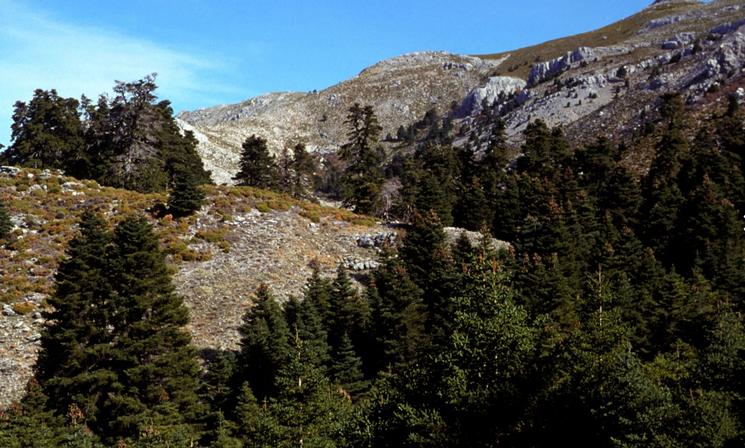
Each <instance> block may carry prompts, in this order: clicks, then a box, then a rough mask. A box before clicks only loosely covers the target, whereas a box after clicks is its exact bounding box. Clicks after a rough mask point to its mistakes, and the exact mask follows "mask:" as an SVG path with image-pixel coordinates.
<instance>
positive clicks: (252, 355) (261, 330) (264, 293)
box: [238, 285, 290, 400]
mask: <svg viewBox="0 0 745 448" xmlns="http://www.w3.org/2000/svg"><path fill="white" fill-rule="evenodd" d="M239 331H240V333H241V351H240V355H239V356H238V373H239V375H240V376H239V378H240V381H239V382H238V383H239V384H241V385H242V384H243V383H244V382H247V383H248V384H249V385H250V386H251V388H252V390H253V393H254V395H255V396H256V397H257V399H258V400H263V399H264V398H266V397H269V396H276V392H277V391H276V375H277V373H278V372H279V369H280V368H281V367H282V366H283V365H285V363H286V362H287V359H288V356H289V352H290V345H289V344H290V330H289V328H288V327H287V321H286V320H285V317H284V314H283V313H282V309H281V308H280V306H279V304H278V303H277V301H276V300H275V299H274V296H273V295H272V294H271V293H270V292H269V287H268V286H266V285H261V286H259V288H258V289H257V291H256V298H255V300H254V305H253V306H252V307H251V309H250V310H249V311H248V312H246V314H245V315H244V317H243V324H242V325H241V327H240V328H239Z"/></svg>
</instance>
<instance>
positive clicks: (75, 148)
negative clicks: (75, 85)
mask: <svg viewBox="0 0 745 448" xmlns="http://www.w3.org/2000/svg"><path fill="white" fill-rule="evenodd" d="M79 105H80V103H79V102H78V101H77V100H76V99H74V98H62V97H60V96H59V95H57V91H56V90H54V89H52V90H41V89H37V90H35V91H34V96H33V98H32V99H31V101H29V102H28V103H24V102H21V101H18V102H16V103H15V107H14V112H13V124H12V125H11V130H12V133H11V138H12V140H13V143H12V144H11V145H10V147H9V148H8V149H7V151H6V152H5V153H4V154H3V158H4V159H5V161H6V162H7V163H8V164H11V165H22V166H28V167H32V168H57V169H62V170H65V171H66V172H67V174H68V175H72V176H80V175H85V174H86V173H84V172H81V170H80V168H81V165H84V164H85V162H84V160H83V159H85V153H84V150H85V142H84V140H83V125H82V123H81V121H80V114H79V112H78V107H79Z"/></svg>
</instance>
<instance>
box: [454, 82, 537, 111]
mask: <svg viewBox="0 0 745 448" xmlns="http://www.w3.org/2000/svg"><path fill="white" fill-rule="evenodd" d="M526 85H527V83H526V82H525V81H523V80H522V79H520V78H513V77H510V76H492V77H491V78H489V81H487V83H486V84H485V85H484V86H483V87H478V88H476V89H473V90H472V91H471V93H469V94H468V96H467V97H466V99H465V100H464V101H463V104H462V106H461V113H462V114H466V115H469V114H475V113H478V112H480V111H481V109H482V107H483V105H484V103H486V104H487V105H491V104H492V103H494V101H497V100H499V99H500V98H505V97H508V96H510V95H513V94H515V93H518V92H520V91H521V90H523V89H524V88H525V86H526Z"/></svg>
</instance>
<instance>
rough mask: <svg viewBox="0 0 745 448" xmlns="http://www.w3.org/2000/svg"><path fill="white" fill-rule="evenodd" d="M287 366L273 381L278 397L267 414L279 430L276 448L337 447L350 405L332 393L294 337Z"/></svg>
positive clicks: (302, 345) (301, 342) (301, 343)
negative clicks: (269, 413)
mask: <svg viewBox="0 0 745 448" xmlns="http://www.w3.org/2000/svg"><path fill="white" fill-rule="evenodd" d="M293 339H294V342H293V344H292V348H291V349H290V356H289V359H288V361H287V363H286V364H285V365H284V366H283V367H282V368H281V369H280V371H279V372H278V374H277V377H276V382H277V383H276V385H277V391H278V395H277V398H276V399H273V400H271V403H270V410H271V412H272V415H273V416H274V417H275V421H276V422H277V424H278V427H279V433H278V435H279V437H278V439H279V440H278V442H277V444H276V445H275V446H278V447H296V446H306V445H308V446H330V447H333V446H338V445H341V446H343V445H344V439H343V438H340V437H339V435H340V433H341V428H343V427H344V426H345V423H346V420H347V418H348V415H349V407H350V403H349V401H348V400H347V399H345V398H344V397H343V396H341V395H339V394H337V393H335V392H333V391H332V390H331V388H330V387H329V386H328V383H327V382H326V379H325V377H324V376H323V374H322V373H321V371H320V370H319V368H318V366H316V365H314V363H312V362H309V361H310V360H309V359H308V358H307V355H308V354H307V352H306V350H305V348H306V346H305V344H303V341H302V340H301V339H300V338H299V337H298V336H295V337H294V338H293Z"/></svg>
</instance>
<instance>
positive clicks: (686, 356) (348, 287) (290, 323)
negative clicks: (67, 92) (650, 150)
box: [0, 78, 745, 448]
mask: <svg viewBox="0 0 745 448" xmlns="http://www.w3.org/2000/svg"><path fill="white" fill-rule="evenodd" d="M148 80H149V81H150V82H152V79H149V78H146V80H144V81H145V82H147V81H148ZM151 87H152V88H149V87H148V86H146V85H143V84H142V83H133V84H117V88H118V89H119V90H118V91H117V92H118V93H119V95H118V96H117V97H115V98H114V99H111V100H109V99H107V98H106V97H102V99H101V100H100V101H99V103H98V105H96V106H92V105H90V104H85V102H83V104H82V106H81V105H80V104H77V103H75V102H74V101H75V100H69V99H60V98H57V97H56V94H52V93H50V92H44V91H37V92H36V94H35V95H34V100H32V102H31V103H29V105H25V104H23V103H18V104H17V106H16V117H17V119H16V120H15V124H14V128H13V138H14V143H13V145H11V147H10V148H9V149H8V150H7V151H6V153H5V155H4V157H5V159H6V161H8V162H9V163H16V164H26V165H31V166H35V167H50V168H61V169H64V170H66V171H68V172H69V173H75V174H76V175H79V176H81V177H89V178H94V179H106V180H109V183H110V184H112V185H116V186H120V187H125V188H135V187H137V188H141V189H144V190H146V191H150V190H153V189H163V188H167V189H169V190H173V191H174V192H175V191H181V192H182V197H184V198H186V199H187V201H186V202H187V206H185V207H184V214H185V213H189V212H191V211H193V210H194V209H195V207H196V208H198V205H199V203H200V201H201V200H202V198H201V196H200V195H199V193H198V191H199V189H198V186H197V185H198V184H199V183H203V182H206V181H208V175H207V174H206V173H204V172H203V169H202V168H201V163H199V164H196V165H195V164H194V163H192V162H188V163H186V162H183V158H192V159H193V158H194V157H195V155H196V153H195V152H194V142H193V138H192V137H190V136H189V135H188V134H187V135H186V136H181V135H180V134H179V133H178V132H177V130H176V129H175V128H174V127H173V126H172V125H173V119H172V115H171V111H170V108H169V106H168V104H167V103H157V104H156V103H154V99H155V98H154V96H152V95H150V94H151V93H152V90H153V88H154V84H152V86H151ZM133 89H134V90H133ZM141 89H144V91H147V92H150V94H147V95H146V94H140V93H137V92H140V90H141ZM148 95H150V96H148ZM140 96H141V97H140ZM136 98H139V99H136ZM137 104H139V106H137ZM129 108H134V109H132V110H129ZM138 108H139V109H138ZM79 109H82V110H84V111H85V113H86V114H87V118H84V119H82V120H81V118H80V115H79V112H74V111H76V110H79ZM659 109H660V114H659V119H658V120H657V121H655V122H652V123H651V126H652V128H651V129H652V132H651V133H650V135H649V136H648V138H647V139H646V140H645V141H652V140H653V141H654V142H655V143H654V144H655V145H656V146H655V148H654V158H653V160H652V162H651V165H650V166H649V169H648V170H646V172H645V174H644V175H643V176H642V177H641V178H639V176H638V174H636V172H635V171H632V170H631V167H630V166H629V164H628V163H627V162H628V159H629V157H628V156H629V154H632V155H633V154H634V153H635V151H639V150H640V148H636V147H634V145H633V144H632V145H629V146H626V145H615V144H613V143H612V142H611V141H609V140H607V139H603V138H601V139H598V140H597V141H596V142H595V143H594V144H591V145H588V146H585V147H579V148H575V147H573V145H572V144H571V142H569V141H567V139H566V138H565V137H564V136H563V134H562V132H561V130H560V129H558V128H557V129H551V128H549V127H548V126H546V125H545V124H544V123H542V122H540V121H536V122H534V123H532V124H530V125H529V126H528V128H527V129H526V131H525V133H524V143H523V144H522V147H521V148H520V151H519V154H518V155H516V156H515V154H514V152H513V151H512V150H511V149H510V148H509V146H508V144H507V139H506V136H505V129H504V125H503V124H502V122H501V120H500V117H499V115H498V114H496V113H492V111H490V109H488V108H486V109H485V110H484V112H483V113H482V114H481V116H480V117H478V119H477V120H476V121H475V123H473V124H472V126H471V128H470V129H457V130H456V129H454V126H453V124H452V121H451V120H450V119H449V118H448V117H447V116H446V117H439V116H438V115H437V114H436V113H434V112H432V113H428V114H427V116H425V117H424V118H423V119H422V120H421V121H419V122H417V123H415V124H413V125H411V126H408V127H403V126H402V128H401V129H400V130H399V132H398V135H397V136H396V137H395V138H392V137H389V138H387V139H386V140H392V141H394V142H395V144H393V145H389V148H390V147H393V149H394V150H393V151H385V150H383V149H382V148H381V146H380V144H379V141H380V135H379V133H380V127H379V126H378V125H377V122H376V118H375V113H374V111H373V110H372V108H370V107H363V106H359V105H355V106H354V107H353V108H352V109H350V111H349V115H348V120H347V124H348V127H349V136H348V137H349V138H348V143H347V144H346V145H344V146H343V147H342V149H341V151H340V152H339V153H338V155H336V156H333V157H334V158H333V159H329V160H323V161H319V160H317V158H316V157H315V156H311V155H308V154H307V152H305V149H304V148H303V147H302V145H298V146H296V147H295V148H294V149H293V153H292V154H289V152H287V151H286V152H285V154H284V156H280V157H279V159H277V158H275V157H274V156H272V155H271V154H270V153H269V151H268V149H267V147H266V141H265V140H263V139H262V138H261V137H260V136H253V137H250V138H249V139H247V140H246V143H245V144H244V145H243V157H242V160H241V166H240V171H239V172H238V174H237V175H236V181H237V182H238V183H239V184H242V185H253V186H259V187H262V188H274V189H278V190H281V191H283V192H286V193H288V194H292V195H294V196H297V197H306V198H311V197H312V195H313V191H315V192H316V193H323V194H325V195H330V196H336V197H338V198H340V199H341V200H343V201H344V203H345V204H346V205H348V206H349V207H351V208H353V209H354V210H356V211H357V212H360V213H368V214H378V215H381V216H382V215H385V216H387V217H389V218H397V219H400V220H402V221H405V222H406V223H407V225H406V234H405V237H404V238H403V239H402V241H401V242H400V244H398V245H392V246H387V247H385V248H384V249H383V250H382V251H381V254H380V265H379V267H378V268H376V269H374V270H372V271H371V272H369V273H368V274H365V275H363V276H359V278H358V279H357V280H359V281H360V282H361V283H362V284H363V285H364V287H363V288H362V289H358V288H357V287H355V283H354V281H353V279H351V278H350V274H349V273H347V272H346V271H345V270H344V269H342V268H339V269H338V271H337V273H336V275H335V276H334V277H333V278H326V277H324V276H322V275H321V273H320V270H319V269H318V268H317V267H314V273H313V275H312V276H311V277H310V278H309V279H308V281H307V284H306V286H305V290H304V294H303V297H298V298H294V299H291V300H289V301H286V302H284V303H280V302H279V301H278V300H276V299H275V297H274V294H273V292H272V285H262V286H261V287H260V288H259V289H258V290H257V291H256V293H255V297H254V299H253V306H252V307H251V308H250V309H249V310H248V312H247V313H246V314H245V316H244V318H243V324H242V326H241V328H240V334H241V336H242V338H241V343H240V349H239V350H238V351H235V352H232V351H213V352H210V353H206V354H203V356H201V357H199V356H198V355H197V353H196V351H195V350H194V349H193V348H192V346H191V345H190V338H189V335H188V333H187V332H186V331H185V330H184V329H183V326H184V325H185V324H186V323H187V321H188V315H187V314H188V313H187V310H186V308H185V306H184V305H183V301H182V298H181V297H179V296H178V295H176V294H175V293H174V288H173V285H172V280H171V273H170V270H169V269H168V266H167V264H166V259H165V256H164V254H163V253H162V252H161V250H160V248H159V244H158V241H157V238H156V237H155V236H154V234H153V232H152V229H151V227H150V225H149V224H148V223H147V220H146V219H145V218H144V217H143V216H144V215H143V216H134V217H130V218H127V219H125V220H123V221H121V222H120V223H119V224H117V225H116V226H115V227H114V228H110V227H109V225H108V224H107V223H106V220H105V219H104V218H103V217H102V216H100V215H99V214H98V213H97V212H96V211H90V212H87V213H86V214H85V215H84V217H83V219H82V220H81V222H80V229H79V234H78V236H77V237H76V238H75V239H74V240H73V241H72V242H71V243H70V245H69V248H68V250H67V254H66V258H65V260H64V261H63V262H62V263H61V265H60V267H59V271H58V273H57V276H56V285H55V293H54V295H53V297H52V298H51V299H50V301H49V305H50V306H51V307H50V310H49V311H48V312H47V316H46V317H47V319H48V323H47V325H46V327H45V329H44V332H43V334H42V339H41V352H40V357H39V360H38V363H37V366H36V375H35V378H34V379H33V380H32V381H31V382H30V383H29V385H28V389H27V395H26V397H25V398H24V399H23V400H22V401H21V402H20V403H18V404H16V405H14V406H13V407H11V408H10V409H8V410H6V411H4V412H2V413H1V414H0V446H7V447H26V446H29V447H39V448H41V447H57V446H64V447H97V446H117V447H188V446H214V447H240V446H247V447H249V446H250V447H253V446H266V447H290V446H294V447H336V446H339V447H341V446H344V447H495V446H509V447H549V446H595V447H741V446H745V423H744V422H745V328H744V327H743V315H742V313H743V311H744V310H743V306H744V302H743V298H744V297H745V232H744V227H745V221H744V220H743V216H744V215H745V127H743V112H742V111H741V110H740V109H739V105H738V102H737V99H736V98H732V99H731V101H730V104H729V107H728V108H727V110H726V111H721V112H718V113H717V114H715V115H713V116H711V117H708V118H709V119H708V120H706V122H705V123H704V125H702V126H699V127H698V129H697V130H696V132H691V131H690V129H691V125H692V123H688V122H687V118H688V114H687V111H686V109H685V106H684V104H683V101H682V99H681V98H680V96H678V95H666V96H665V97H663V98H661V100H660V108H659ZM42 110H44V112H42ZM137 110H140V111H142V110H144V111H146V113H144V115H142V114H140V116H139V118H137V119H134V118H132V117H131V115H132V114H133V113H134V112H133V111H137ZM64 111H67V112H69V113H67V114H65V113H63V112H64ZM42 115H44V116H45V117H48V119H49V120H52V119H54V120H63V121H64V122H65V123H68V124H69V126H68V125H66V126H64V127H60V126H56V125H55V126H53V127H51V128H45V124H44V123H46V121H42V122H39V121H38V118H36V117H40V116H42ZM135 115H137V114H135ZM75 117H77V119H76V118H75ZM153 117H165V118H164V119H163V120H161V121H158V120H156V119H155V118H153ZM119 120H124V121H119ZM127 120H129V121H127ZM153 120H155V121H153ZM156 122H157V123H160V124H158V125H156V124H153V123H156ZM117 123H128V124H127V125H126V126H124V125H119V124H117ZM107 126H108V127H110V128H107ZM101 129H109V130H101ZM110 129H116V130H117V131H116V132H113V131H111V130H110ZM126 130H130V131H131V132H129V133H128V132H126ZM135 130H136V131H135ZM50 134H51V135H50ZM156 134H157V135H156ZM151 137H152V138H151ZM127 154H137V155H138V157H140V156H141V155H143V154H147V155H148V157H140V158H141V159H142V160H141V161H140V162H137V163H130V164H128V162H127V161H128V160H129V161H130V162H131V158H128V156H127ZM197 157H198V156H197ZM192 159H189V160H192ZM319 162H320V163H319ZM187 166H188V167H192V166H198V167H199V170H197V171H196V172H190V173H188V174H186V175H184V176H185V177H187V178H188V179H189V181H188V182H182V184H184V185H186V186H183V185H182V186H181V187H178V188H177V185H178V177H179V173H180V172H181V173H183V172H184V171H185V169H184V168H183V167H187ZM179 167H182V168H179ZM152 173H157V175H153V174H152ZM142 176H145V178H147V179H148V180H150V181H151V183H148V184H139V183H138V182H139V179H143V177H142ZM394 181H395V183H397V184H398V188H397V194H395V195H392V196H390V197H389V196H387V194H386V192H387V190H388V189H387V188H386V186H387V185H390V184H391V183H393V182H394ZM184 190H187V191H186V193H183V191H184ZM173 194H175V193H172V195H173ZM190 198H191V201H189V200H188V199H190ZM174 204H175V205H176V208H174V210H177V209H178V208H177V207H178V204H179V201H172V204H171V205H172V206H173V205H174ZM144 213H145V211H143V214H144ZM3 216H4V212H3V209H2V208H1V207H0V237H2V236H3V229H4V227H3V223H2V222H3ZM451 225H455V226H458V227H462V228H466V229H472V230H481V231H482V233H483V234H484V235H485V237H484V238H483V240H482V241H481V242H479V243H478V244H473V243H472V242H471V241H469V239H468V238H467V237H466V236H465V234H464V235H463V236H462V237H461V238H459V239H458V240H457V241H456V242H455V243H454V244H448V242H447V240H446V238H445V233H444V231H443V226H451ZM492 236H493V237H495V238H498V239H500V240H504V241H507V242H509V243H510V249H509V250H501V251H497V250H495V248H494V247H493V246H492V242H491V241H492V238H491V237H492ZM200 364H201V365H200Z"/></svg>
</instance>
